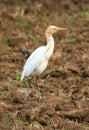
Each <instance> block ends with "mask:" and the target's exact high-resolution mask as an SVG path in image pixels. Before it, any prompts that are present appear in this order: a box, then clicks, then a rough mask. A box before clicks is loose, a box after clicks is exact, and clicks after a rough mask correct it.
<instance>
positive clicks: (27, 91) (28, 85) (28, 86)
mask: <svg viewBox="0 0 89 130" xmlns="http://www.w3.org/2000/svg"><path fill="white" fill-rule="evenodd" d="M30 88H31V79H30V80H29V83H27V90H26V93H25V100H27V98H28V97H29V90H30Z"/></svg>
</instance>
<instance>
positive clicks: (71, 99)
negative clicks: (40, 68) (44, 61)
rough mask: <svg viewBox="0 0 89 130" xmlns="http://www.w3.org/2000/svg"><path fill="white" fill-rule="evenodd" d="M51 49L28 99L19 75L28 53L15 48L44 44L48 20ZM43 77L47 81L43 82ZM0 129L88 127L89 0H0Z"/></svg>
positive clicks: (84, 129) (79, 129) (70, 129)
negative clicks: (52, 40) (51, 27)
mask: <svg viewBox="0 0 89 130" xmlns="http://www.w3.org/2000/svg"><path fill="white" fill-rule="evenodd" d="M51 24H52V25H56V26H58V27H66V28H67V31H65V32H59V33H58V34H56V35H55V36H54V38H55V50H54V54H53V56H52V58H51V60H50V62H49V65H48V67H47V69H46V70H45V72H44V73H43V74H42V75H41V76H40V79H39V87H40V89H41V93H42V96H43V100H42V101H41V102H39V101H38V99H37V89H36V86H35V79H33V81H32V90H31V93H30V94H29V99H28V101H26V102H25V99H24V94H25V91H26V82H27V80H26V81H25V83H21V82H20V76H21V72H22V69H23V65H24V64H25V61H26V57H25V56H24V55H22V54H21V53H19V52H16V51H17V50H18V49H20V48H21V49H23V50H29V52H30V53H31V52H32V51H34V49H35V48H37V47H39V46H41V45H45V43H46V42H45V37H44V31H45V29H46V27H47V26H49V25H51ZM45 80H46V83H45V86H44V82H45ZM0 130H89V1H88V0H79V1H78V0H45V1H42V0H16V1H11V0H0Z"/></svg>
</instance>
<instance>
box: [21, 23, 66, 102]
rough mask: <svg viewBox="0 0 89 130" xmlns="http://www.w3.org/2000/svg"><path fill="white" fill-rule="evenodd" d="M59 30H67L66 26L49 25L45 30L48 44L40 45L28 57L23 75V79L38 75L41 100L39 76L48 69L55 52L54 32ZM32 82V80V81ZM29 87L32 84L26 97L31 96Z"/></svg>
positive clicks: (40, 97)
mask: <svg viewBox="0 0 89 130" xmlns="http://www.w3.org/2000/svg"><path fill="white" fill-rule="evenodd" d="M59 30H66V28H59V27H56V26H53V25H50V26H49V27H47V29H46V31H45V37H46V40H47V45H46V46H41V47H38V48H37V49H36V50H35V51H34V52H33V53H32V54H31V55H30V56H29V58H28V59H27V61H26V63H25V65H24V68H23V72H22V75H21V81H22V80H24V78H25V77H28V76H36V77H37V78H36V86H37V88H38V98H39V100H41V99H42V96H41V93H40V89H39V86H38V76H39V75H40V74H41V73H42V72H43V71H44V70H45V69H46V67H47V65H48V61H49V59H50V57H51V56H52V54H53V51H54V38H53V36H52V34H54V33H56V32H57V31H59ZM30 83H31V81H30ZM29 89H30V84H29V86H28V88H27V91H26V94H25V98H26V99H27V97H28V96H29Z"/></svg>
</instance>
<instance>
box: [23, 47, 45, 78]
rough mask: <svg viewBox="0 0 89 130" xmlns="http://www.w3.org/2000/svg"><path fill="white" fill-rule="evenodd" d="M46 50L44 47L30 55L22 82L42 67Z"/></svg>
mask: <svg viewBox="0 0 89 130" xmlns="http://www.w3.org/2000/svg"><path fill="white" fill-rule="evenodd" d="M44 50H45V47H44V46H42V47H39V48H37V49H36V50H35V51H34V52H33V53H32V54H31V55H30V57H29V58H28V59H27V61H26V63H25V65H24V69H23V72H22V76H21V80H23V79H24V78H25V77H26V76H29V75H31V74H32V73H33V72H34V71H35V70H36V69H37V68H38V67H39V66H40V64H41V63H42V61H43V58H44Z"/></svg>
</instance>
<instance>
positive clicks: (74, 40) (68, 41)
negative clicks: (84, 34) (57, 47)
mask: <svg viewBox="0 0 89 130" xmlns="http://www.w3.org/2000/svg"><path fill="white" fill-rule="evenodd" d="M75 42H76V38H73V37H71V38H67V39H65V41H64V43H65V44H72V43H75Z"/></svg>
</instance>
